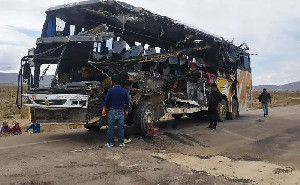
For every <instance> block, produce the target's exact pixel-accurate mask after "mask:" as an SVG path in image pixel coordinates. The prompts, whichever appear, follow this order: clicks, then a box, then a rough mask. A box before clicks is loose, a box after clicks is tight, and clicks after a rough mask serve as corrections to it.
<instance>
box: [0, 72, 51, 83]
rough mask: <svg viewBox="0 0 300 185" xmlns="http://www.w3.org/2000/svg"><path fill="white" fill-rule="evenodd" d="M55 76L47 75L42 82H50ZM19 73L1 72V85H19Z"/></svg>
mask: <svg viewBox="0 0 300 185" xmlns="http://www.w3.org/2000/svg"><path fill="white" fill-rule="evenodd" d="M52 78H53V77H52V76H49V75H46V76H45V77H44V80H43V81H42V82H41V83H45V84H50V83H51V79H52ZM17 83H18V74H17V73H0V85H17Z"/></svg>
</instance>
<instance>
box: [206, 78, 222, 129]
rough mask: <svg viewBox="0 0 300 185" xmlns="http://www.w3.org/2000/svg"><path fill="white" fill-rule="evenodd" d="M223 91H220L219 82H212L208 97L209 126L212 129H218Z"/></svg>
mask: <svg viewBox="0 0 300 185" xmlns="http://www.w3.org/2000/svg"><path fill="white" fill-rule="evenodd" d="M221 101H222V93H221V92H220V91H219V89H218V87H217V84H216V83H212V84H211V93H210V95H209V98H208V116H209V123H210V124H209V126H208V127H207V128H210V129H211V130H213V129H215V130H216V129H217V122H218V120H219V112H220V108H221Z"/></svg>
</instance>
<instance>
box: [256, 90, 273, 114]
mask: <svg viewBox="0 0 300 185" xmlns="http://www.w3.org/2000/svg"><path fill="white" fill-rule="evenodd" d="M258 99H259V102H261V105H262V108H263V111H264V117H266V115H268V114H269V110H268V107H269V103H270V104H271V95H270V93H268V92H267V89H266V88H264V89H263V92H262V93H261V94H260V95H259V98H258Z"/></svg>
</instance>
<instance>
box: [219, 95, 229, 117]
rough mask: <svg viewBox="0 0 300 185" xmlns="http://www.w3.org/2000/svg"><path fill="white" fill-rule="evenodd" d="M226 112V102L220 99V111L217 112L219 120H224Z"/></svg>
mask: <svg viewBox="0 0 300 185" xmlns="http://www.w3.org/2000/svg"><path fill="white" fill-rule="evenodd" d="M226 114H227V103H226V100H224V99H223V100H222V101H221V107H220V113H219V119H220V121H225V119H226Z"/></svg>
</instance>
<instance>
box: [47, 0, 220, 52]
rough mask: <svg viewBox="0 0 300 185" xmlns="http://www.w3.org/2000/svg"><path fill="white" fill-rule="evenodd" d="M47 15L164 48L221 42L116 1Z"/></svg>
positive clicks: (97, 1) (87, 3) (64, 7)
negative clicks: (103, 27)
mask: <svg viewBox="0 0 300 185" xmlns="http://www.w3.org/2000/svg"><path fill="white" fill-rule="evenodd" d="M46 13H47V15H55V16H56V17H58V18H60V19H62V20H64V21H65V22H68V23H69V24H71V25H77V26H82V27H84V28H87V29H92V28H95V27H97V26H99V25H101V24H106V25H107V26H108V28H109V30H110V31H112V32H114V33H115V35H116V36H122V38H125V40H135V41H138V42H146V43H148V44H150V45H155V46H160V47H162V48H173V49H174V48H183V47H189V46H193V45H194V42H195V41H197V40H201V41H202V42H204V43H205V44H211V43H213V42H214V41H215V40H218V39H220V37H217V36H215V35H213V34H209V33H207V32H205V31H202V30H199V29H196V28H193V27H191V26H187V25H186V24H183V23H180V22H179V21H176V20H173V19H171V18H168V17H166V16H161V15H158V14H155V13H152V12H150V11H148V10H145V9H144V8H140V7H134V6H132V5H129V4H127V3H124V2H120V1H114V0H107V1H104V0H90V1H84V2H77V3H71V4H65V5H60V6H56V7H53V8H49V9H48V10H47V11H46Z"/></svg>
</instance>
